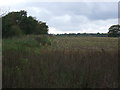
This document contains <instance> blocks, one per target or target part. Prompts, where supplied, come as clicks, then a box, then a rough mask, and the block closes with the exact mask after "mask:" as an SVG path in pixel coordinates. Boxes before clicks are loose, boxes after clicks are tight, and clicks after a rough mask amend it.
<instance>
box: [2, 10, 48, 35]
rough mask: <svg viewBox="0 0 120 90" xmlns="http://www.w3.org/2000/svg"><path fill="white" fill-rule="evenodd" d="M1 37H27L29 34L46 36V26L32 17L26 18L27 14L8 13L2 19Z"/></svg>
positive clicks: (21, 12) (22, 11)
mask: <svg viewBox="0 0 120 90" xmlns="http://www.w3.org/2000/svg"><path fill="white" fill-rule="evenodd" d="M2 21H3V31H2V36H3V37H11V36H19V35H29V34H47V33H48V26H47V25H46V23H45V22H42V21H38V20H36V19H35V18H34V17H32V16H27V12H26V11H24V10H21V11H19V12H10V13H8V14H7V15H5V16H3V17H2Z"/></svg>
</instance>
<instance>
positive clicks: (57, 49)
mask: <svg viewBox="0 0 120 90" xmlns="http://www.w3.org/2000/svg"><path fill="white" fill-rule="evenodd" d="M52 38H53V39H52V40H51V42H52V43H51V46H50V45H48V46H43V47H42V48H41V47H38V48H37V52H38V53H36V52H33V51H31V50H34V48H35V47H36V46H35V47H31V48H32V49H31V50H26V51H24V50H15V49H12V48H11V49H5V48H7V47H4V46H5V45H6V44H7V43H8V42H4V41H3V45H4V46H3V49H4V50H3V88H48V87H49V88H70V87H71V88H117V87H118V48H117V47H116V46H117V45H116V44H117V40H118V39H114V40H113V38H111V39H110V38H105V39H106V40H105V39H102V38H86V37H84V38H85V41H84V39H83V37H76V38H75V37H69V38H68V37H64V38H62V37H52ZM20 40H21V39H20ZM37 40H38V39H37ZM82 40H83V41H84V42H82ZM86 40H88V42H89V43H88V42H87V41H86ZM89 40H91V41H89ZM93 40H95V41H97V40H98V41H99V42H98V43H100V42H103V43H100V44H101V46H100V45H99V44H98V43H95V42H93ZM106 41H108V42H106ZM30 42H31V41H30ZM110 42H112V43H111V44H112V45H109V47H107V44H110ZM113 42H114V43H113ZM22 43H23V42H22ZM39 43H40V42H39ZM81 43H82V44H84V45H83V46H81V45H82V44H81ZM86 43H87V44H86ZM32 44H35V43H32ZM63 44H64V45H63ZM11 45H12V44H8V46H9V47H10V46H11ZM37 45H38V44H37ZM104 45H106V47H105V46H104ZM13 46H14V45H13ZM22 46H23V45H22ZM33 46H34V45H33ZM95 46H96V47H97V49H95V48H92V47H95ZM16 47H17V46H16ZM79 47H80V48H79ZM77 48H78V49H77ZM91 48H92V49H91ZM106 48H108V49H106Z"/></svg>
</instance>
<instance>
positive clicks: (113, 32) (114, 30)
mask: <svg viewBox="0 0 120 90" xmlns="http://www.w3.org/2000/svg"><path fill="white" fill-rule="evenodd" d="M108 37H120V25H112V26H111V27H110V28H109V31H108Z"/></svg>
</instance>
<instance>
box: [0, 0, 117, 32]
mask: <svg viewBox="0 0 120 90" xmlns="http://www.w3.org/2000/svg"><path fill="white" fill-rule="evenodd" d="M61 1H62V0H61ZM88 1H89V0H88ZM88 1H86V0H83V1H81V2H78V1H76V0H74V2H73V1H72V2H68V1H66V2H63V1H62V2H55V0H54V1H52V2H40V0H0V8H1V10H3V11H9V12H11V11H20V10H26V11H27V12H28V15H31V16H33V17H36V18H37V20H39V21H44V22H46V23H47V25H48V26H49V33H54V34H56V33H85V32H86V33H97V32H100V33H107V32H108V28H109V27H110V26H111V25H113V24H118V2H117V0H114V2H113V0H106V1H105V0H103V1H102V2H99V1H97V2H96V0H92V1H91V2H88Z"/></svg>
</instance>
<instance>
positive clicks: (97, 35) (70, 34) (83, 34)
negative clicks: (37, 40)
mask: <svg viewBox="0 0 120 90" xmlns="http://www.w3.org/2000/svg"><path fill="white" fill-rule="evenodd" d="M48 35H56V36H96V37H108V33H99V32H98V33H61V34H53V33H49V34H48Z"/></svg>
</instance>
